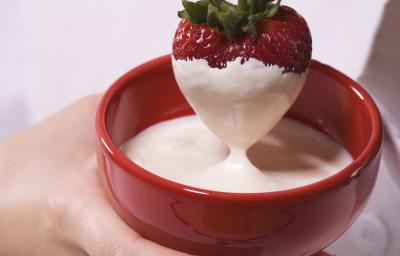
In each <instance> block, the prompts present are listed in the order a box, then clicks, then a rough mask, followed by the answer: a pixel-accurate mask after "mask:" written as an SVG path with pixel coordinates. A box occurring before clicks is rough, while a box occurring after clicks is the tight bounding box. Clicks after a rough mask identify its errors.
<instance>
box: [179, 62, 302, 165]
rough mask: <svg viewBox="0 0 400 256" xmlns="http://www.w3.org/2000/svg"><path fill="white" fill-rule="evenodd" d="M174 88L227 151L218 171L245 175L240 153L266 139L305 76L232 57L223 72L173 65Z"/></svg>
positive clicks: (193, 64) (245, 162) (202, 64)
mask: <svg viewBox="0 0 400 256" xmlns="http://www.w3.org/2000/svg"><path fill="white" fill-rule="evenodd" d="M172 64H173V68H174V74H175V77H176V80H177V83H178V85H179V87H180V89H181V91H182V93H183V94H184V96H185V98H186V99H187V101H188V102H189V104H190V105H191V106H192V107H193V109H194V111H195V112H196V113H197V115H198V116H199V117H200V119H201V120H202V121H203V122H204V124H205V125H206V126H207V127H208V128H209V129H210V130H211V131H212V132H213V133H214V134H216V135H217V136H218V137H219V138H220V139H221V140H222V141H223V142H224V143H225V144H226V145H228V147H229V148H230V152H231V156H229V157H228V158H227V159H226V161H225V162H224V163H223V164H222V165H220V166H219V168H225V169H232V171H236V172H237V169H238V168H239V167H240V166H241V168H242V169H246V170H248V171H249V170H250V169H252V170H253V169H255V167H254V166H253V165H252V164H251V163H250V162H249V160H248V159H247V156H246V150H247V149H248V148H249V147H250V146H251V145H253V144H254V143H255V142H257V141H258V140H260V139H261V138H262V137H263V136H264V135H265V134H267V133H268V132H269V131H270V130H271V129H272V128H273V127H274V126H275V125H276V123H277V122H278V121H279V120H280V119H281V118H282V116H283V115H284V114H285V113H286V112H287V111H288V109H289V108H290V107H291V106H292V104H293V103H294V101H295V100H296V98H297V96H298V95H299V93H300V91H301V89H302V88H303V85H304V82H305V78H306V72H305V73H301V74H297V73H284V68H279V67H278V66H276V65H271V66H265V64H264V63H263V62H261V61H259V60H257V59H254V58H250V59H249V60H247V61H246V62H244V63H241V59H240V58H238V59H236V60H234V61H232V62H228V63H227V67H226V68H224V69H218V68H210V67H209V65H208V63H207V61H205V60H188V61H186V60H176V59H175V58H174V57H172Z"/></svg>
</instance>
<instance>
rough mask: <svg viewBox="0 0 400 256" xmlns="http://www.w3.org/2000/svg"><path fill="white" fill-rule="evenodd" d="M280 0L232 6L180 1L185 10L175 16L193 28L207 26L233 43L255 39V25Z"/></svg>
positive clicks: (246, 0)
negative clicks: (246, 35)
mask: <svg viewBox="0 0 400 256" xmlns="http://www.w3.org/2000/svg"><path fill="white" fill-rule="evenodd" d="M280 3H281V0H238V4H237V5H234V4H232V3H230V2H228V1H227V0H199V1H197V2H192V1H189V0H182V4H183V6H184V7H185V9H184V10H183V11H180V12H178V16H179V17H180V18H182V19H185V20H188V21H190V22H191V23H193V24H207V25H208V26H209V27H213V28H217V29H218V30H219V31H221V32H223V33H225V35H226V36H227V37H228V38H229V39H235V38H237V37H239V36H240V35H242V34H243V33H250V34H252V35H257V26H256V24H257V22H259V21H262V20H264V19H267V18H271V17H273V16H274V15H275V14H276V13H277V12H278V10H279V6H280Z"/></svg>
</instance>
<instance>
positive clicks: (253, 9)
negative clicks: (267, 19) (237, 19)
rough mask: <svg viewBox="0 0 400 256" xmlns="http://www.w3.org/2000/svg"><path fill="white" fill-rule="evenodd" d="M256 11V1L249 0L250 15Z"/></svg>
mask: <svg viewBox="0 0 400 256" xmlns="http://www.w3.org/2000/svg"><path fill="white" fill-rule="evenodd" d="M255 13H256V1H255V0H250V15H254V14H255Z"/></svg>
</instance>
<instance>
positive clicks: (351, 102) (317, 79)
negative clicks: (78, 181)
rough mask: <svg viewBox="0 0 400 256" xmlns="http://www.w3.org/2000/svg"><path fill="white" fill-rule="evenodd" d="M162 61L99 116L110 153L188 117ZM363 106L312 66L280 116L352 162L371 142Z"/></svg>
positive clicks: (359, 96) (128, 79)
mask: <svg viewBox="0 0 400 256" xmlns="http://www.w3.org/2000/svg"><path fill="white" fill-rule="evenodd" d="M166 58H168V56H166V57H163V58H160V59H158V60H156V61H159V62H162V63H161V65H150V64H145V65H142V66H140V67H139V68H136V69H134V70H132V71H130V72H129V73H127V74H126V75H125V76H123V77H122V78H121V79H120V80H119V81H118V82H117V83H116V84H118V87H116V88H115V89H116V90H115V92H114V94H113V95H112V97H111V98H110V99H109V102H108V107H107V109H106V116H105V120H106V121H105V125H106V129H107V132H108V135H109V136H110V138H111V140H112V141H113V143H114V144H115V146H116V147H119V146H120V145H121V144H122V143H124V142H125V141H127V140H128V139H130V138H131V137H133V136H135V135H136V134H138V133H139V132H141V131H142V130H144V129H145V128H147V127H149V126H151V125H153V124H155V123H158V122H160V121H164V120H168V119H171V118H175V117H179V116H183V115H188V114H193V110H192V109H191V108H190V106H189V105H188V103H187V102H186V100H185V99H184V97H183V95H182V93H181V92H180V90H179V88H178V86H177V84H176V81H175V78H174V75H173V72H172V66H171V63H170V61H168V59H166ZM153 64H154V63H153ZM119 85H122V86H119ZM366 97H367V98H368V99H366ZM368 100H370V98H369V96H368V95H366V93H365V91H360V88H359V86H358V85H357V84H355V83H354V82H353V81H352V80H351V79H349V78H347V77H345V76H344V75H342V74H341V73H339V72H337V71H334V70H333V69H331V68H329V67H328V66H325V65H323V64H320V63H318V62H316V61H312V62H311V65H310V70H309V75H308V78H307V81H306V84H305V86H304V89H303V91H302V92H301V94H300V96H299V98H298V99H297V101H296V102H295V104H294V105H293V107H292V108H291V109H290V110H289V112H288V113H287V114H286V116H287V117H290V118H294V119H297V120H300V121H302V122H305V123H307V124H309V125H312V126H313V127H314V128H316V129H318V130H320V131H323V132H324V133H326V134H327V135H329V136H330V137H332V138H333V139H335V140H336V141H337V142H339V143H340V144H341V145H343V146H344V147H345V148H346V149H347V150H348V151H349V153H350V154H351V155H352V157H353V158H354V159H356V158H358V157H359V156H360V154H361V153H362V152H363V151H364V150H365V148H366V147H367V145H368V143H369V142H370V141H371V136H372V133H373V129H374V127H373V125H374V120H372V119H373V118H374V116H373V115H372V113H371V106H369V105H370V104H373V103H371V102H369V101H368ZM375 121H376V120H375Z"/></svg>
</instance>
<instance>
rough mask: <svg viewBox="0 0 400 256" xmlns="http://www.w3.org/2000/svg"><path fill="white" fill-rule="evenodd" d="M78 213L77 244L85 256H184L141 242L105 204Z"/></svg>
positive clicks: (144, 241)
mask: <svg viewBox="0 0 400 256" xmlns="http://www.w3.org/2000/svg"><path fill="white" fill-rule="evenodd" d="M104 201H105V202H101V203H97V204H100V205H97V206H96V207H92V208H87V209H86V210H83V211H80V214H82V216H81V217H80V219H81V220H82V221H81V222H80V223H81V224H80V226H81V231H80V235H79V236H80V238H79V240H80V244H81V246H82V247H83V249H84V250H85V251H86V253H87V254H88V255H96V256H128V255H129V256H132V255H134V256H158V255H160V256H185V255H188V254H184V253H181V252H177V251H174V250H172V249H169V248H165V247H163V246H161V245H158V244H156V243H154V242H151V241H149V240H146V239H144V238H143V237H141V236H140V235H139V234H138V233H136V232H135V231H133V230H132V229H131V228H130V227H129V226H127V225H126V224H125V223H124V222H123V221H122V220H121V219H120V217H119V216H118V215H117V214H116V213H115V212H114V210H113V209H112V208H111V207H110V205H109V203H108V202H107V201H106V200H104Z"/></svg>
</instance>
